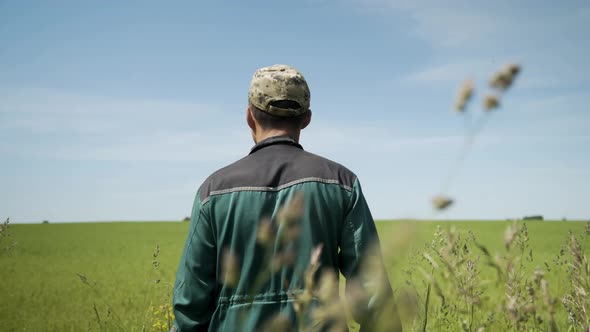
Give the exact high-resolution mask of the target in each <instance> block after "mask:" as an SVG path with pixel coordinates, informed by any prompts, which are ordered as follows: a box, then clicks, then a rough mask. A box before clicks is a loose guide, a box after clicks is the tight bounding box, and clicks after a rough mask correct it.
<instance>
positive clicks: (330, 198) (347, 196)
mask: <svg viewBox="0 0 590 332" xmlns="http://www.w3.org/2000/svg"><path fill="white" fill-rule="evenodd" d="M248 101H249V104H248V108H247V110H246V122H247V123H248V126H249V127H250V129H251V132H252V138H253V139H254V142H255V143H256V145H255V146H254V147H253V148H252V150H251V151H250V154H249V155H248V156H246V157H245V158H243V159H241V160H239V161H237V162H235V163H233V164H231V165H229V166H227V167H225V168H222V169H220V170H219V171H217V172H215V173H213V174H212V175H211V176H210V177H209V178H207V180H205V182H204V183H203V184H202V185H201V187H200V188H199V190H198V192H197V195H196V198H195V203H194V206H193V211H192V217H191V225H190V231H189V234H188V239H187V241H186V245H185V248H184V253H183V255H182V258H181V261H180V265H179V267H178V272H177V277H176V278H177V280H176V284H175V287H174V300H173V305H174V313H175V322H174V328H173V330H176V331H183V332H184V331H253V330H260V329H263V328H264V326H265V325H264V324H265V322H268V321H269V320H271V319H272V318H273V317H277V315H282V317H286V321H287V322H289V325H291V326H292V327H295V326H302V325H301V324H302V322H301V321H298V319H301V316H298V314H300V311H301V310H302V308H301V306H298V305H297V301H296V299H297V296H298V294H303V292H304V290H305V288H306V287H307V288H308V289H309V288H310V287H312V286H311V285H310V284H313V282H311V281H312V279H309V280H307V285H306V284H305V282H306V281H305V278H304V277H303V274H304V273H305V271H309V270H310V269H309V267H310V266H311V265H318V266H319V269H318V271H317V272H316V273H313V272H315V270H312V273H313V277H314V278H313V280H317V279H319V278H318V276H319V274H320V273H321V271H327V270H329V269H333V270H334V271H339V272H341V273H342V274H343V275H344V277H345V278H347V290H348V288H352V287H348V286H349V283H350V285H361V284H363V283H364V284H367V280H366V279H362V278H361V274H362V273H361V268H362V266H363V260H365V259H367V260H368V258H369V256H372V257H377V261H378V262H379V263H378V264H377V266H378V271H376V272H377V274H381V275H386V274H385V273H384V268H383V264H382V263H381V257H380V253H379V250H376V251H373V250H370V249H371V248H372V246H375V245H376V247H377V248H378V243H379V242H378V236H377V231H376V228H375V224H374V222H373V218H372V217H371V213H370V211H369V208H368V207H367V203H366V202H365V199H364V197H363V194H362V192H361V187H360V184H359V181H358V179H357V178H356V176H355V175H354V174H353V173H352V172H351V171H349V170H348V169H346V168H345V167H343V166H341V165H339V164H337V163H335V162H332V161H330V160H327V159H325V158H322V157H319V156H317V155H314V154H311V153H309V152H306V151H304V150H303V148H302V147H301V145H300V144H299V135H300V132H301V130H302V129H304V128H305V127H307V125H309V123H310V121H311V111H310V108H309V107H310V91H309V87H308V85H307V82H306V81H305V79H304V77H303V76H302V75H301V73H299V72H298V71H297V70H296V69H295V68H293V67H290V66H286V65H274V66H271V67H266V68H261V69H259V70H257V71H256V72H255V73H254V77H253V78H252V82H251V85H250V91H249V95H248ZM293 201H297V202H299V203H298V204H299V205H298V207H299V209H297V207H296V208H294V210H295V212H296V213H295V217H293V216H291V217H289V218H291V219H293V218H294V219H297V221H296V224H295V227H293V224H291V225H287V226H285V222H283V221H284V219H285V214H288V213H291V212H292V211H291V212H290V211H286V209H287V208H291V209H292V210H293V208H292V205H293V204H292V202H293ZM286 207H287V208H286ZM291 215H293V213H291ZM269 229H272V230H274V233H273V234H274V235H273V234H269V233H268V232H266V233H265V232H264V230H269ZM277 232H278V233H277ZM261 234H262V235H261ZM285 234H286V235H285ZM314 248H315V250H314ZM320 248H321V249H320ZM320 250H321V251H320ZM312 252H313V253H315V255H316V256H317V257H316V260H319V262H318V261H311V257H310V255H311V254H312ZM318 255H319V256H318ZM277 261H278V262H279V263H276V262H277ZM361 279H362V280H361ZM385 280H386V278H385ZM349 281H350V282H349ZM356 281H358V282H356ZM335 282H336V283H337V279H336V281H335ZM378 288H379V289H380V291H379V292H373V293H370V294H369V293H367V295H366V296H360V297H359V296H357V300H358V299H362V301H356V305H357V306H360V307H361V308H355V310H354V311H355V312H360V313H361V314H360V315H357V316H358V317H355V318H356V319H358V320H360V321H361V325H362V327H361V329H364V330H371V329H372V328H374V327H375V325H374V324H376V323H375V321H374V318H375V317H376V316H375V315H374V314H373V313H374V312H377V310H376V309H378V308H377V307H376V303H380V304H383V303H384V301H386V300H389V299H391V288H390V286H389V282H388V281H387V282H385V286H383V285H381V287H378ZM356 293H358V292H356ZM377 299H379V300H380V301H376V300H377ZM310 301H313V302H314V303H315V304H314V305H318V303H316V302H318V301H317V298H315V297H313V298H310ZM357 309H358V310H357ZM391 314H394V313H393V312H392V313H390V315H391ZM298 317H299V318H298ZM305 319H308V318H305Z"/></svg>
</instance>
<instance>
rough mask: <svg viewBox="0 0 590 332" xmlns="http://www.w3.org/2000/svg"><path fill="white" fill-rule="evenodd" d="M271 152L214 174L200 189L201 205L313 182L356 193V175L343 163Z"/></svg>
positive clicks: (298, 153)
mask: <svg viewBox="0 0 590 332" xmlns="http://www.w3.org/2000/svg"><path fill="white" fill-rule="evenodd" d="M270 151H271V150H270V149H268V150H266V151H260V152H257V153H255V154H250V155H248V156H246V157H244V158H242V159H240V160H237V161H235V162H233V163H231V164H229V165H227V166H225V167H223V168H220V169H219V170H217V171H215V172H214V173H212V174H211V175H210V176H209V177H207V179H206V180H205V181H204V182H203V184H202V185H201V186H200V188H199V193H200V199H201V201H202V202H203V201H205V200H206V199H207V198H208V197H209V196H211V195H212V194H223V193H229V192H233V191H242V190H264V191H272V190H280V189H281V188H283V187H286V186H289V185H292V184H295V183H300V182H309V181H315V182H324V183H333V184H338V185H340V186H341V187H342V188H344V189H347V190H352V187H353V185H354V182H355V180H356V175H355V174H354V173H353V172H352V171H351V170H350V169H348V168H347V167H345V166H343V165H342V164H340V163H337V162H335V161H333V160H330V159H328V158H325V157H322V156H320V155H317V154H314V153H311V152H308V151H304V150H300V149H296V150H292V151H291V152H290V153H287V154H280V153H278V154H277V153H275V154H273V153H270ZM261 152H263V153H261ZM275 152H277V151H275Z"/></svg>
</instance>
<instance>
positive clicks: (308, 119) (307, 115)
mask: <svg viewBox="0 0 590 332" xmlns="http://www.w3.org/2000/svg"><path fill="white" fill-rule="evenodd" d="M310 122H311V110H309V111H307V113H305V117H304V118H303V122H302V123H301V129H305V127H307V126H308V125H309V123H310Z"/></svg>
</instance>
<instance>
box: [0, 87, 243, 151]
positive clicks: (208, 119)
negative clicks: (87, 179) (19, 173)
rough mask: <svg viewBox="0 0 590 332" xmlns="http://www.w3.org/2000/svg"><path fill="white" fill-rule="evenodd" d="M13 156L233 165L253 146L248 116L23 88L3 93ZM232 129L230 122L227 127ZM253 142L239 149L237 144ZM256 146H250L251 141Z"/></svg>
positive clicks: (7, 145) (1, 109) (2, 113)
mask: <svg viewBox="0 0 590 332" xmlns="http://www.w3.org/2000/svg"><path fill="white" fill-rule="evenodd" d="M0 100H2V104H1V105H0V118H1V119H2V121H0V129H1V130H2V133H3V135H4V136H6V137H5V139H4V140H3V142H2V145H0V150H1V151H3V153H5V154H11V155H18V156H27V155H29V156H36V157H43V158H52V159H65V160H118V161H217V160H223V161H226V160H231V159H234V158H235V157H236V156H240V155H242V154H243V152H242V151H240V150H239V149H240V148H244V146H248V143H249V136H248V131H247V127H246V125H245V124H243V123H242V122H243V119H242V118H241V117H236V116H235V114H228V113H227V112H223V110H221V109H219V107H215V106H208V105H202V104H198V103H190V102H184V103H183V102H177V101H167V100H146V99H121V98H110V97H96V96H80V95H73V94H67V93H63V92H61V91H47V90H31V89H29V90H17V91H12V93H3V94H2V95H1V96H0ZM219 124H224V125H219ZM241 141H243V142H245V144H241V145H240V144H235V142H241ZM246 142H248V143H246Z"/></svg>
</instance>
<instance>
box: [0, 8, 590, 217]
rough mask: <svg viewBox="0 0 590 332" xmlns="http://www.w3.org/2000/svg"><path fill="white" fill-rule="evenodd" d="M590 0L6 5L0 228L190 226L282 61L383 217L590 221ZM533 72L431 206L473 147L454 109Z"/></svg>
mask: <svg viewBox="0 0 590 332" xmlns="http://www.w3.org/2000/svg"><path fill="white" fill-rule="evenodd" d="M588 22H590V5H588V4H587V2H586V1H568V2H559V3H558V2H550V1H519V2H517V3H515V2H513V1H485V2H484V1H450V2H444V4H443V2H441V1H427V0H418V1H387V0H369V1H363V0H343V1H336V0H334V1H332V0H307V1H298V2H293V1H250V2H248V3H246V2H238V1H232V2H230V1H167V2H163V1H100V2H80V1H26V0H25V1H2V2H0V41H2V43H1V45H0V165H1V166H0V167H1V171H0V184H1V187H0V188H1V189H2V190H1V191H0V217H2V218H6V217H11V220H12V221H13V222H39V221H41V220H44V219H47V220H50V221H55V222H57V221H96V220H101V221H102V220H178V219H181V218H183V217H184V216H186V215H188V214H189V212H190V210H191V204H192V201H193V198H194V195H195V192H196V189H197V188H198V186H199V185H200V183H201V182H202V181H203V180H204V179H205V178H206V177H207V176H208V175H209V174H210V173H211V172H213V171H215V170H216V169H218V168H220V167H222V166H225V165H227V164H228V163H230V162H233V161H234V160H237V159H238V158H241V157H242V156H244V155H245V154H247V153H248V151H249V149H250V147H251V146H252V141H251V138H250V134H249V131H248V128H247V126H246V124H245V120H244V118H245V113H244V110H245V107H246V104H247V90H248V85H249V81H250V79H251V76H252V74H253V72H254V70H256V69H257V68H259V67H262V66H268V65H272V64H275V63H286V64H291V65H293V66H295V67H297V68H298V69H299V70H300V71H302V72H303V74H304V75H305V77H306V78H307V80H308V83H309V85H310V88H311V92H312V93H311V94H312V99H311V107H312V110H313V112H314V113H313V120H312V124H311V125H310V127H309V128H307V129H306V130H304V132H303V134H302V144H303V145H304V147H305V148H306V150H309V151H311V152H314V153H317V154H320V155H323V156H325V157H328V158H330V159H333V160H336V161H338V162H340V163H342V164H344V165H346V166H347V167H348V168H350V169H352V170H353V171H354V172H355V173H356V174H357V175H358V177H359V179H360V180H361V183H362V186H363V190H364V192H365V195H366V197H367V199H368V201H369V205H370V207H371V209H372V211H373V214H374V216H375V217H376V218H432V217H436V218H444V219H454V218H461V219H466V218H477V219H481V218H483V219H497V218H500V219H504V218H513V217H521V216H523V215H527V214H543V215H545V216H546V217H548V218H562V217H567V218H570V219H574V218H577V219H589V218H590V203H589V202H590V201H589V199H588V197H590V186H589V184H590V167H589V165H590V134H588V132H589V131H588V129H589V127H590V114H589V113H588V105H589V102H590V94H589V91H590V78H589V77H590V75H589V74H590V71H589V69H588V66H587V60H586V59H587V57H588V56H589V54H590V43H589V42H588V38H587V33H588V29H589V28H590V27H589V23H588ZM508 62H517V63H520V64H522V66H523V72H522V76H521V77H518V79H517V81H516V83H515V86H514V87H513V89H512V90H510V91H508V93H507V94H506V95H505V97H504V98H503V100H502V102H503V107H502V108H501V109H499V110H498V111H497V112H495V113H494V114H489V116H490V118H489V119H488V122H487V123H486V127H485V128H484V130H483V131H482V132H481V134H480V135H479V137H478V138H477V140H476V142H475V146H474V148H473V150H472V151H471V153H470V154H469V155H468V157H467V159H466V160H465V163H464V164H463V167H462V168H461V170H460V172H459V173H458V175H457V177H456V178H455V179H454V181H453V182H452V184H451V186H450V188H449V190H448V192H447V194H448V195H450V196H452V197H453V198H454V199H456V202H457V203H456V205H455V206H453V207H452V208H451V209H449V210H448V211H446V212H444V213H442V214H434V213H433V211H432V208H431V206H430V198H431V197H432V196H433V195H435V194H437V193H438V191H439V190H440V186H441V183H442V181H443V180H444V178H445V174H446V173H447V172H448V169H449V167H450V166H451V164H452V162H453V160H454V158H455V157H456V155H457V154H458V153H459V151H460V149H461V146H462V144H463V135H464V121H463V120H464V119H462V117H461V116H459V115H457V114H454V113H453V111H452V105H453V99H454V97H455V93H456V90H457V88H458V86H459V85H460V83H461V82H462V81H463V80H464V79H465V78H468V77H470V78H472V79H474V80H475V82H476V89H477V92H478V93H479V94H478V95H477V96H476V100H474V103H473V104H472V105H471V108H470V110H469V111H470V112H472V113H473V114H472V115H473V116H474V117H476V116H482V113H481V109H480V101H479V99H480V97H481V95H482V94H484V93H485V92H486V91H487V87H486V82H487V80H488V78H489V77H490V76H491V75H492V74H493V73H494V72H495V71H496V70H497V69H498V68H500V67H501V66H503V65H504V64H506V63H508Z"/></svg>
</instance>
